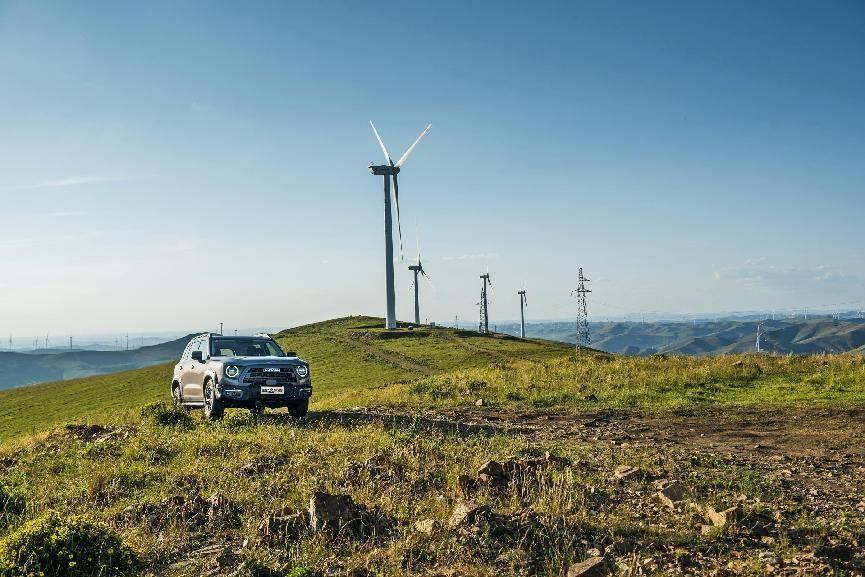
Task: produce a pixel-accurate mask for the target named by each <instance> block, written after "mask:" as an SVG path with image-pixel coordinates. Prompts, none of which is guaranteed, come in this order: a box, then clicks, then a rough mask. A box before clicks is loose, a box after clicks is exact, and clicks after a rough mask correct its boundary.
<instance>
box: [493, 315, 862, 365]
mask: <svg viewBox="0 0 865 577" xmlns="http://www.w3.org/2000/svg"><path fill="white" fill-rule="evenodd" d="M758 322H759V323H760V324H762V325H763V331H764V332H763V337H762V339H761V340H762V343H761V348H762V349H763V350H764V351H767V352H774V353H801V354H813V353H841V352H848V351H857V352H863V353H865V319H842V320H833V319H831V318H826V317H820V318H815V319H809V320H804V319H802V318H798V319H783V320H764V321H756V320H739V319H737V320H721V321H694V322H650V323H640V322H609V323H591V324H590V327H589V328H590V332H591V335H592V347H594V348H597V349H601V350H604V351H608V352H611V353H619V354H625V355H636V356H647V355H652V354H657V353H665V354H681V355H710V354H722V353H745V352H753V351H754V350H755V349H756V340H757V325H758ZM497 329H498V330H499V331H500V332H504V333H508V334H512V335H518V334H519V325H518V324H516V323H507V324H499V325H498V327H497ZM526 333H527V334H528V336H530V337H537V338H543V339H551V340H557V341H564V342H569V343H573V342H575V341H576V327H575V324H574V323H573V322H562V321H551V322H541V323H527V324H526Z"/></svg>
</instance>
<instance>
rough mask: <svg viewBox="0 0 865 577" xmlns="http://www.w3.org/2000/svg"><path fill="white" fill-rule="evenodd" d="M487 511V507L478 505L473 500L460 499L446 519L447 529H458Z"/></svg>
mask: <svg viewBox="0 0 865 577" xmlns="http://www.w3.org/2000/svg"><path fill="white" fill-rule="evenodd" d="M487 513H489V507H487V506H485V505H478V504H477V503H475V502H474V501H462V502H460V503H458V504H457V506H456V507H454V510H453V512H452V513H451V516H450V519H449V520H448V529H450V530H451V531H453V530H455V529H460V528H463V527H466V526H468V525H471V524H472V523H474V522H475V521H476V520H477V519H478V517H481V516H483V515H485V514H487Z"/></svg>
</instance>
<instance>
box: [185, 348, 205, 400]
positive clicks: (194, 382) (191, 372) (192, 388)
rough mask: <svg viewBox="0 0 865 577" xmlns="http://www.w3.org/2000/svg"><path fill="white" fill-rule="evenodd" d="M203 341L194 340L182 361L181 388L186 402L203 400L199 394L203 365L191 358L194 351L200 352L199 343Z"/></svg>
mask: <svg viewBox="0 0 865 577" xmlns="http://www.w3.org/2000/svg"><path fill="white" fill-rule="evenodd" d="M202 340H203V339H195V340H193V341H192V343H191V346H190V347H189V352H188V355H187V356H186V358H185V359H184V360H183V369H182V371H181V381H180V383H181V386H182V387H183V398H184V399H185V400H187V401H192V402H197V401H201V400H203V398H204V397H203V396H202V394H201V378H200V375H203V374H204V373H203V371H204V369H203V364H204V363H202V362H200V361H197V360H195V359H193V358H192V353H193V352H194V351H200V350H202V349H201V342H202Z"/></svg>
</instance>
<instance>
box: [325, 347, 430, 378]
mask: <svg viewBox="0 0 865 577" xmlns="http://www.w3.org/2000/svg"><path fill="white" fill-rule="evenodd" d="M338 340H339V342H340V343H342V344H344V345H346V346H349V347H352V348H355V349H358V350H360V351H363V352H365V353H368V354H370V355H372V356H374V357H377V358H378V359H380V360H382V361H384V362H386V363H387V364H389V365H391V366H395V367H398V368H401V369H405V370H407V371H412V372H415V373H420V374H422V375H426V376H431V375H436V374H438V372H439V371H437V370H435V369H432V368H430V367H427V366H425V365H421V364H418V363H415V362H412V361H410V360H408V359H406V358H404V357H402V356H399V355H394V354H390V353H387V352H385V351H382V350H381V349H377V348H375V347H374V346H372V345H370V344H368V343H365V342H363V341H361V340H359V339H338Z"/></svg>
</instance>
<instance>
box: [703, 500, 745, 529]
mask: <svg viewBox="0 0 865 577" xmlns="http://www.w3.org/2000/svg"><path fill="white" fill-rule="evenodd" d="M703 514H704V516H705V517H706V519H707V520H708V521H710V522H711V523H712V525H714V526H715V527H724V526H725V525H727V524H728V523H734V522H736V521H738V520H739V519H741V517H742V506H741V505H736V506H733V507H729V508H727V509H724V510H723V511H716V510H715V508H714V507H712V506H711V505H707V506H706V508H705V509H703Z"/></svg>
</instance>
